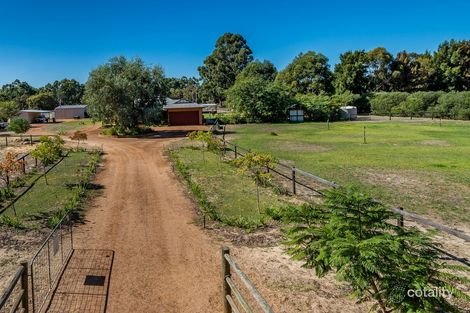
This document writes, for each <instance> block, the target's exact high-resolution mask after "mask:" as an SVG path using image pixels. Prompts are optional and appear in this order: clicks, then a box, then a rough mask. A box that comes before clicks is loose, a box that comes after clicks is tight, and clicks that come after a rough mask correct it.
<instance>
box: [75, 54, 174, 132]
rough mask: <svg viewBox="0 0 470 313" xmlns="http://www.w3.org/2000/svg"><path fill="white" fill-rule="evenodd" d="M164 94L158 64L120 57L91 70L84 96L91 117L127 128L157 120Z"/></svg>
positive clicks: (130, 128) (156, 121) (163, 84)
mask: <svg viewBox="0 0 470 313" xmlns="http://www.w3.org/2000/svg"><path fill="white" fill-rule="evenodd" d="M166 93H167V91H166V86H165V81H164V73H163V69H162V68H161V67H159V66H154V67H149V66H147V65H145V64H144V62H143V61H142V60H141V59H139V58H136V59H134V60H127V59H126V58H124V57H122V56H121V57H115V58H112V59H111V60H109V62H108V63H106V64H104V65H101V66H99V67H98V68H96V69H94V70H93V71H92V72H91V73H90V76H89V78H88V81H87V83H86V87H85V98H84V99H85V102H86V103H87V104H88V112H89V114H90V115H91V116H92V117H93V118H95V119H96V120H99V121H102V122H104V123H111V124H113V125H115V126H116V127H117V128H119V129H120V130H123V131H128V130H132V129H135V128H137V126H138V125H139V124H141V123H143V124H152V123H158V122H159V121H160V119H161V116H160V115H161V110H162V106H163V105H164V104H165V97H166V95H167V94H166Z"/></svg>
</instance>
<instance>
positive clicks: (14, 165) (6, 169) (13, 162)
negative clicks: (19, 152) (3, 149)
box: [0, 151, 23, 188]
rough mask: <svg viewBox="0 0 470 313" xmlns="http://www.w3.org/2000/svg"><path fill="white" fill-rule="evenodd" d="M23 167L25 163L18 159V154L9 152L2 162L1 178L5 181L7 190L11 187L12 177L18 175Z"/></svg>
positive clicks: (0, 165)
mask: <svg viewBox="0 0 470 313" xmlns="http://www.w3.org/2000/svg"><path fill="white" fill-rule="evenodd" d="M22 166H23V161H20V160H17V159H16V154H14V153H13V152H11V151H9V152H7V153H6V154H5V157H4V158H3V160H1V161H0V176H1V177H2V179H3V180H4V181H5V183H6V185H7V188H9V187H10V177H11V176H12V175H14V174H16V173H18V172H19V171H20V170H21V168H22Z"/></svg>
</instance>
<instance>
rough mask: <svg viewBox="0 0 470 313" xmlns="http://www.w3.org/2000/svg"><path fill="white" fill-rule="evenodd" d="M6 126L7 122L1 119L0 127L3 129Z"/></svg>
mask: <svg viewBox="0 0 470 313" xmlns="http://www.w3.org/2000/svg"><path fill="white" fill-rule="evenodd" d="M7 126H8V122H3V121H1V122H0V129H5V128H7Z"/></svg>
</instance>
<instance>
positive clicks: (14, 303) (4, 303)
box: [0, 262, 29, 313]
mask: <svg viewBox="0 0 470 313" xmlns="http://www.w3.org/2000/svg"><path fill="white" fill-rule="evenodd" d="M28 285H29V278H28V262H25V263H21V266H20V268H19V269H18V271H17V272H16V274H15V276H13V279H12V280H11V282H10V284H9V285H8V286H7V288H6V289H5V291H4V293H3V295H2V296H1V297H0V313H28V312H29V290H28Z"/></svg>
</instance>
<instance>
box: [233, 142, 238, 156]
mask: <svg viewBox="0 0 470 313" xmlns="http://www.w3.org/2000/svg"><path fill="white" fill-rule="evenodd" d="M233 152H235V159H236V158H237V156H238V154H237V145H234V149H233Z"/></svg>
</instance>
